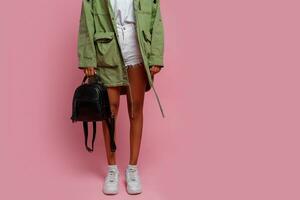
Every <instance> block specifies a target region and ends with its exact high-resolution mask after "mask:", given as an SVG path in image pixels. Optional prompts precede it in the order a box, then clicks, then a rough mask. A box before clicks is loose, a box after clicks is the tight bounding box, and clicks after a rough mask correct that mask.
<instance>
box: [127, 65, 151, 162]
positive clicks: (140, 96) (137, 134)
mask: <svg viewBox="0 0 300 200" xmlns="http://www.w3.org/2000/svg"><path fill="white" fill-rule="evenodd" d="M128 76H129V82H130V87H131V93H132V94H131V95H132V102H131V99H130V96H129V95H130V90H127V91H128V92H127V107H128V114H129V118H130V161H129V164H131V165H136V164H137V161H138V156H139V152H140V144H141V139H142V130H143V106H144V96H145V88H146V81H147V75H146V72H145V68H144V66H143V65H139V66H133V67H129V68H128ZM131 106H133V109H132V108H131ZM131 110H133V118H131V117H130V116H131Z"/></svg>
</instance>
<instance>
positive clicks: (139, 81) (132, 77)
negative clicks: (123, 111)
mask: <svg viewBox="0 0 300 200" xmlns="http://www.w3.org/2000/svg"><path fill="white" fill-rule="evenodd" d="M127 70H128V78H129V82H130V89H129V88H128V90H127V91H128V92H127V103H128V106H130V105H129V104H130V103H135V104H137V103H143V101H144V95H145V88H146V81H147V75H146V71H145V67H144V65H143V64H140V65H135V66H130V67H128V69H127ZM130 93H131V97H132V100H131V99H130ZM131 101H132V102H131Z"/></svg>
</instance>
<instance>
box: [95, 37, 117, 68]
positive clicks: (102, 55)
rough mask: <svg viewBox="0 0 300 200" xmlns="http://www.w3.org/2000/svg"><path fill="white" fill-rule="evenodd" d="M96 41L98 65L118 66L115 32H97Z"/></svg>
mask: <svg viewBox="0 0 300 200" xmlns="http://www.w3.org/2000/svg"><path fill="white" fill-rule="evenodd" d="M94 42H95V46H96V52H97V66H98V67H115V66H118V64H119V62H118V60H119V59H118V57H117V56H118V54H117V43H116V39H115V35H114V32H96V33H95V34H94Z"/></svg>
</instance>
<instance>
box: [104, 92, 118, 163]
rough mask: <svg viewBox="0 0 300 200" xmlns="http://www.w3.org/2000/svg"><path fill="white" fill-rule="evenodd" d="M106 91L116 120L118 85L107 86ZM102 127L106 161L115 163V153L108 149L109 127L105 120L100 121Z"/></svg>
mask: <svg viewBox="0 0 300 200" xmlns="http://www.w3.org/2000/svg"><path fill="white" fill-rule="evenodd" d="M107 92H108V97H109V104H110V109H111V112H112V114H113V115H114V116H115V121H116V120H117V115H118V111H119V104H120V87H107ZM115 124H116V123H115ZM102 128H103V134H104V142H105V149H106V157H107V163H108V164H109V165H115V164H116V155H115V152H111V150H110V137H109V129H108V126H107V123H106V121H105V120H104V121H102ZM115 130H116V129H115ZM115 138H116V134H115Z"/></svg>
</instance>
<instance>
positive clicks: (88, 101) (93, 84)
mask: <svg viewBox="0 0 300 200" xmlns="http://www.w3.org/2000/svg"><path fill="white" fill-rule="evenodd" d="M87 79H88V83H85V82H86V80H87ZM71 120H72V122H73V123H74V122H76V121H82V124H83V131H84V139H85V147H86V149H87V151H88V152H92V151H93V150H94V142H95V138H96V122H97V121H103V120H105V121H106V122H107V125H108V129H109V135H110V147H111V148H110V149H111V151H112V152H115V151H116V144H115V139H114V134H115V129H114V128H115V118H114V116H113V115H112V113H111V110H110V106H109V99H108V93H107V88H106V87H105V86H104V85H103V83H102V82H101V81H100V78H99V76H98V75H96V74H95V75H94V76H91V77H88V76H86V75H85V76H84V78H83V81H82V83H81V85H80V86H78V87H77V88H76V90H75V92H74V96H73V104H72V116H71ZM88 122H93V138H92V148H90V147H89V146H88Z"/></svg>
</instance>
